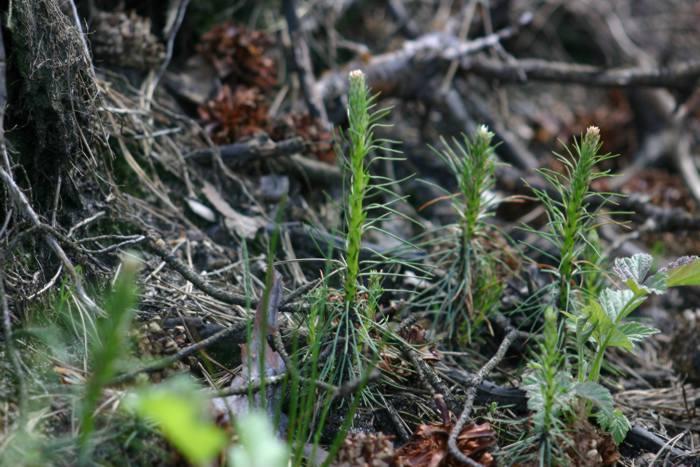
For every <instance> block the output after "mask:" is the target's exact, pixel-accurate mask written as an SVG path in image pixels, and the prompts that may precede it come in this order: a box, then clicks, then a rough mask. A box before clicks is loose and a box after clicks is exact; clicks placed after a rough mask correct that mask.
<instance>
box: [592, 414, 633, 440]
mask: <svg viewBox="0 0 700 467" xmlns="http://www.w3.org/2000/svg"><path fill="white" fill-rule="evenodd" d="M596 418H597V420H598V424H599V425H600V427H601V428H602V429H604V430H605V431H607V432H608V433H610V434H611V435H612V437H613V440H614V441H615V444H620V443H621V442H622V441H624V440H625V436H627V432H628V431H629V430H630V422H629V420H627V417H625V414H623V413H622V411H621V410H620V409H614V410H602V409H601V410H599V411H598V413H597V414H596Z"/></svg>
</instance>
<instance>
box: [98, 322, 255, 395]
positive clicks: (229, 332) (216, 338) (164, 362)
mask: <svg viewBox="0 0 700 467" xmlns="http://www.w3.org/2000/svg"><path fill="white" fill-rule="evenodd" d="M247 326H248V325H247V323H245V322H244V323H241V324H238V325H236V326H233V327H230V328H226V329H222V330H221V331H219V332H217V333H216V334H213V335H211V336H209V337H207V338H206V339H202V340H201V341H199V342H197V343H195V344H192V345H190V346H188V347H185V348H184V349H182V350H180V351H179V352H177V353H174V354H173V355H170V356H168V357H164V358H162V359H160V360H158V361H156V362H153V363H151V364H150V365H146V366H144V367H142V368H139V369H138V370H134V371H132V372H129V373H125V374H123V375H120V376H117V377H116V378H114V379H113V380H112V381H111V383H110V384H111V385H115V384H122V383H127V382H129V381H132V380H133V379H134V378H136V377H137V376H138V375H140V374H142V373H153V372H156V371H160V370H162V369H164V368H167V367H169V366H170V365H172V364H174V363H176V362H179V361H180V360H184V359H185V358H187V357H189V356H190V355H193V354H194V353H196V352H199V351H200V350H203V349H206V348H207V347H209V346H211V345H213V344H215V343H217V342H220V341H222V340H224V339H226V338H227V337H231V336H234V335H236V334H240V333H243V332H245V330H246V329H247Z"/></svg>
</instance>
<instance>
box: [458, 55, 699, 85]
mask: <svg viewBox="0 0 700 467" xmlns="http://www.w3.org/2000/svg"><path fill="white" fill-rule="evenodd" d="M462 69H463V70H465V71H469V72H471V73H475V74H478V75H480V76H484V77H488V78H494V79H498V80H500V81H503V82H523V81H527V80H536V81H552V82H557V83H577V84H584V85H588V86H602V87H626V86H648V87H664V88H686V87H691V86H693V84H694V83H695V82H696V81H697V79H698V77H700V60H690V61H687V62H682V63H677V64H675V65H669V66H664V67H658V68H649V67H621V68H600V67H596V66H590V65H581V64H577V63H565V62H553V61H547V60H540V59H520V60H515V61H509V62H507V63H506V62H502V61H499V60H494V59H490V58H486V57H478V58H476V57H469V58H466V59H464V60H462ZM523 77H525V78H526V79H525V80H523Z"/></svg>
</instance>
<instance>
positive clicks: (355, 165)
mask: <svg viewBox="0 0 700 467" xmlns="http://www.w3.org/2000/svg"><path fill="white" fill-rule="evenodd" d="M349 79H350V89H349V91H348V121H349V128H348V138H349V143H350V155H349V157H348V159H349V164H350V176H351V182H350V192H349V194H348V204H347V209H348V212H347V241H346V246H345V249H346V251H345V254H346V258H345V262H346V264H347V272H346V276H345V303H346V304H350V303H354V302H355V295H356V293H357V278H358V275H359V271H360V247H361V243H362V234H363V232H364V229H365V219H366V217H367V213H366V211H365V208H364V206H363V203H364V199H365V194H366V192H367V187H368V185H369V180H370V174H369V171H368V169H367V166H366V163H365V159H366V158H367V155H368V154H369V152H370V151H371V149H372V146H373V144H374V142H373V126H374V124H375V121H376V119H375V118H374V116H373V115H371V114H370V110H371V108H372V106H373V102H374V98H372V97H371V96H370V94H369V89H368V88H367V84H366V83H365V75H364V74H363V73H362V72H361V71H360V70H354V71H351V72H350V76H349Z"/></svg>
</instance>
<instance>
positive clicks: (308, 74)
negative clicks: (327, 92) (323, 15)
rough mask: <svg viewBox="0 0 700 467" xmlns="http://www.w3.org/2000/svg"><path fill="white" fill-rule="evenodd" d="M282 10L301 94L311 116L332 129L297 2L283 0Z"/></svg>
mask: <svg viewBox="0 0 700 467" xmlns="http://www.w3.org/2000/svg"><path fill="white" fill-rule="evenodd" d="M282 10H283V11H284V17H285V19H286V20H287V31H288V32H289V38H290V40H291V48H292V54H291V56H292V62H293V69H294V70H295V71H296V73H297V76H298V77H299V84H300V85H301V92H302V93H303V95H304V100H305V101H306V106H307V107H308V109H309V113H310V114H311V116H313V117H316V118H318V119H319V120H320V121H321V122H322V123H323V125H325V126H326V127H330V124H329V123H328V114H327V113H326V107H325V106H324V104H323V99H322V98H321V96H320V94H319V93H318V90H317V89H316V83H315V79H314V72H313V67H312V64H311V54H310V53H309V46H308V45H307V44H306V40H305V39H304V33H303V31H302V29H301V24H300V22H299V16H298V15H297V9H296V2H295V1H294V0H282Z"/></svg>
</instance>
